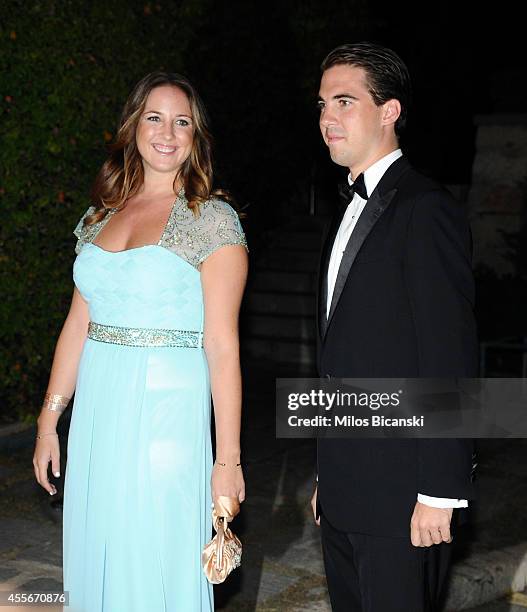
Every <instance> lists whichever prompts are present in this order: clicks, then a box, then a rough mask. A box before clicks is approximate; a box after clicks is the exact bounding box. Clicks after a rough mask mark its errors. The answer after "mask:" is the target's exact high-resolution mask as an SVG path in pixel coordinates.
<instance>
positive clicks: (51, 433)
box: [37, 431, 59, 440]
mask: <svg viewBox="0 0 527 612" xmlns="http://www.w3.org/2000/svg"><path fill="white" fill-rule="evenodd" d="M58 435H59V434H58V433H57V432H56V431H48V432H47V433H43V434H37V440H40V438H42V437H43V436H58Z"/></svg>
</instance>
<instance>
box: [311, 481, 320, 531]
mask: <svg viewBox="0 0 527 612" xmlns="http://www.w3.org/2000/svg"><path fill="white" fill-rule="evenodd" d="M317 491H318V487H315V492H314V493H313V497H312V498H311V509H312V510H313V518H314V519H315V523H316V524H317V525H318V526H319V527H320V518H318V519H317Z"/></svg>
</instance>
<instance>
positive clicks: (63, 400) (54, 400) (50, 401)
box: [42, 393, 70, 413]
mask: <svg viewBox="0 0 527 612" xmlns="http://www.w3.org/2000/svg"><path fill="white" fill-rule="evenodd" d="M69 403H70V398H69V397H66V396H65V395H57V394H54V393H46V395H45V396H44V402H43V404H42V407H43V408H47V409H48V410H51V411H52V412H59V413H61V412H63V411H64V409H65V408H66V407H67V405H68V404H69Z"/></svg>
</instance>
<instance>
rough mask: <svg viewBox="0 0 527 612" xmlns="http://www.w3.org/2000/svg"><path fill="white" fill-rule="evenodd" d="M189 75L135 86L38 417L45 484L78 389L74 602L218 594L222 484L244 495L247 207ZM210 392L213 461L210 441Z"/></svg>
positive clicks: (89, 224) (136, 605)
mask: <svg viewBox="0 0 527 612" xmlns="http://www.w3.org/2000/svg"><path fill="white" fill-rule="evenodd" d="M210 149H211V142H210V135H209V132H208V130H207V123H206V114H205V111H204V108H203V105H202V102H201V101H200V98H199V96H198V95H197V93H196V91H195V89H194V88H193V86H192V85H191V84H190V83H189V82H188V81H187V80H186V79H185V78H184V77H181V76H179V75H176V74H170V73H161V72H157V73H152V74H150V75H147V76H146V77H145V78H144V79H142V80H141V81H140V82H139V83H138V84H137V85H136V87H135V89H134V90H133V92H132V94H131V95H130V97H129V99H128V101H127V103H126V105H125V108H124V111H123V114H122V118H121V123H120V128H119V132H118V134H117V137H116V143H115V144H114V145H112V147H111V152H110V157H109V159H108V160H107V161H106V162H105V163H104V165H103V167H102V168H101V170H100V172H99V174H98V176H97V179H96V181H95V184H94V188H93V192H92V205H91V206H90V207H89V208H88V210H87V211H86V212H85V213H84V215H83V216H82V218H81V220H80V221H79V223H78V225H77V227H76V228H75V231H74V233H75V235H76V237H77V247H76V252H77V258H76V260H75V263H74V267H73V277H74V281H75V289H74V293H73V300H72V303H71V308H70V311H69V313H68V316H67V318H66V321H65V323H64V326H63V329H62V331H61V334H60V336H59V339H58V342H57V347H56V350H55V356H54V360H53V366H52V369H51V375H50V380H49V385H48V389H47V393H46V397H45V400H44V404H43V407H42V410H41V413H40V416H39V418H38V436H37V443H36V448H35V455H34V460H33V463H34V468H35V475H36V478H37V480H38V482H39V483H40V484H41V485H42V486H43V487H44V488H45V489H46V490H47V491H48V492H49V493H50V494H51V495H53V494H55V493H56V488H55V486H54V485H53V484H52V483H51V482H50V481H49V480H48V467H49V463H51V470H52V472H53V474H55V475H56V473H57V472H58V470H59V469H60V468H59V444H58V437H57V435H56V424H57V421H58V418H59V416H60V413H61V412H62V411H63V409H64V407H65V406H66V405H67V403H68V401H69V398H70V397H71V395H73V392H74V391H75V400H74V404H73V412H72V417H71V424H70V431H69V439H68V455H67V469H66V476H65V487H64V537H63V552H64V590H65V591H68V592H69V602H70V603H69V607H67V608H65V609H67V610H72V611H73V612H100V611H101V612H146V611H148V612H179V611H181V612H210V611H211V610H213V607H214V606H213V595H212V588H211V585H210V584H209V583H208V582H207V580H206V578H205V575H204V573H203V570H202V566H201V551H202V549H203V546H204V545H205V544H206V542H207V541H208V540H209V539H210V537H211V535H212V534H211V531H212V530H211V502H212V500H214V499H216V498H217V496H219V495H228V496H235V497H237V498H238V499H239V501H240V502H241V501H243V499H244V495H245V493H244V480H243V475H242V470H241V466H240V412H241V380H240V365H239V350H238V331H237V330H238V312H239V307H240V302H241V298H242V294H243V289H244V286H245V280H246V275H247V253H246V242H245V237H244V234H243V231H242V229H241V226H240V223H239V220H238V217H237V215H236V213H235V212H234V210H233V209H232V208H231V207H230V206H229V204H227V202H226V201H225V199H223V197H222V193H221V192H218V191H213V190H212V164H211V151H210ZM211 392H212V397H213V400H214V410H215V422H216V461H215V463H214V465H213V464H212V452H211V441H210V407H211V402H210V399H211Z"/></svg>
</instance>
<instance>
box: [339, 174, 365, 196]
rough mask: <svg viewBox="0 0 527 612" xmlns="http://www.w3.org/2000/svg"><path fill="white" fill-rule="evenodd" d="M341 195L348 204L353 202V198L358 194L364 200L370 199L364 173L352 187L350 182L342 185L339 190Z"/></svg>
mask: <svg viewBox="0 0 527 612" xmlns="http://www.w3.org/2000/svg"><path fill="white" fill-rule="evenodd" d="M339 192H340V195H341V196H342V198H343V199H344V200H346V202H347V204H349V203H350V202H351V200H353V196H354V195H355V194H356V193H357V194H358V195H359V196H360V197H361V198H362V199H363V200H367V199H368V192H367V191H366V185H365V184H364V174H362V172H361V173H360V174H359V176H358V177H357V178H356V179H355V180H354V181H353V185H350V184H349V183H348V182H346V183H342V185H341V186H340V188H339Z"/></svg>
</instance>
